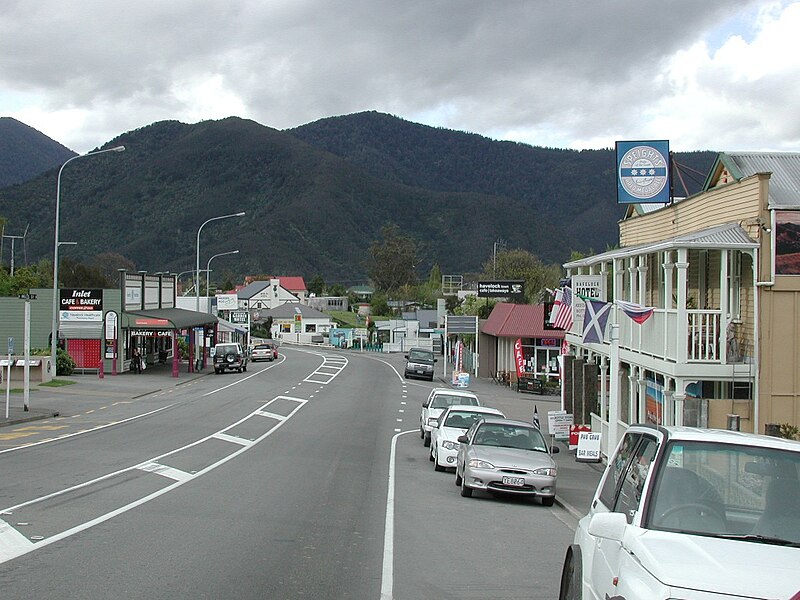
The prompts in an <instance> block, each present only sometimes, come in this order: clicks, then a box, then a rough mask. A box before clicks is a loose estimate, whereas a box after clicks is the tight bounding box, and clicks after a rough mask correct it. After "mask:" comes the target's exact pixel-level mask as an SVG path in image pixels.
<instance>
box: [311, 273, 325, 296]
mask: <svg viewBox="0 0 800 600" xmlns="http://www.w3.org/2000/svg"><path fill="white" fill-rule="evenodd" d="M308 293H309V294H314V295H315V296H322V295H323V294H324V293H325V280H324V279H323V278H322V275H314V277H313V278H312V279H311V281H309V282H308Z"/></svg>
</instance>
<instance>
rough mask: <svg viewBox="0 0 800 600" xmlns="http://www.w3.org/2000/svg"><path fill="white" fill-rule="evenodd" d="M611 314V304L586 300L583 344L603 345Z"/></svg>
mask: <svg viewBox="0 0 800 600" xmlns="http://www.w3.org/2000/svg"><path fill="white" fill-rule="evenodd" d="M610 314H611V304H610V303H608V302H601V301H600V300H589V299H588V298H587V299H586V313H585V314H584V315H583V343H584V344H588V343H589V342H596V343H598V344H602V343H603V338H604V337H605V330H606V323H608V317H609V315H610Z"/></svg>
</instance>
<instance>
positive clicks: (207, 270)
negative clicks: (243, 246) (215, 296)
mask: <svg viewBox="0 0 800 600" xmlns="http://www.w3.org/2000/svg"><path fill="white" fill-rule="evenodd" d="M227 254H239V251H238V250H231V251H230V252H220V253H219V254H215V255H214V256H212V257H211V258H209V259H208V264H206V297H207V298H210V297H211V294H210V293H209V291H208V290H209V287H208V278H209V277H210V276H211V261H212V260H214V259H215V258H217V257H218V256H225V255H227ZM208 304H210V303H209V302H207V303H206V305H208Z"/></svg>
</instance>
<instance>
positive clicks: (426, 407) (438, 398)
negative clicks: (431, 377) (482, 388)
mask: <svg viewBox="0 0 800 600" xmlns="http://www.w3.org/2000/svg"><path fill="white" fill-rule="evenodd" d="M456 404H461V405H466V406H480V405H481V403H480V401H479V400H478V397H477V396H476V395H475V394H473V393H472V392H468V391H466V390H454V389H451V388H433V389H432V390H431V393H430V394H428V398H427V399H426V400H425V402H423V403H422V413H421V414H420V416H419V437H421V438H422V440H423V443H424V445H425V447H426V448H427V447H428V446H430V445H431V428H432V427H433V426H435V425H436V423H437V419H438V418H439V415H441V414H442V411H444V409H445V408H447V407H448V406H453V405H456Z"/></svg>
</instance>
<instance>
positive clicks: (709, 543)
mask: <svg viewBox="0 0 800 600" xmlns="http://www.w3.org/2000/svg"><path fill="white" fill-rule="evenodd" d="M799 594H800V442H794V441H790V440H785V439H780V438H775V437H767V436H761V435H755V434H747V433H739V432H736V431H723V430H711V429H695V428H689V427H656V426H649V425H634V426H631V427H630V428H628V430H627V431H626V433H625V435H624V436H623V438H622V440H621V441H620V444H619V446H618V447H617V450H616V452H615V453H614V455H613V457H612V459H611V460H610V461H609V463H608V466H607V467H606V471H605V474H604V475H603V478H602V479H601V480H600V483H599V485H598V487H597V491H596V492H595V496H594V500H593V502H592V504H591V509H590V511H589V514H588V515H586V516H585V517H583V518H582V519H581V520H580V521H579V523H578V528H577V530H576V532H575V540H574V543H573V544H572V545H571V546H570V547H569V549H568V550H567V555H566V557H565V559H564V568H563V570H562V575H561V590H560V594H559V599H560V600H572V599H583V600H589V599H591V600H599V599H603V600H604V599H607V598H623V599H625V600H659V599H660V600H667V599H673V598H681V600H734V599H737V600H741V599H742V598H755V599H765V600H766V599H768V598H769V599H777V598H785V599H787V600H788V599H790V598H798V597H800V595H799Z"/></svg>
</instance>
